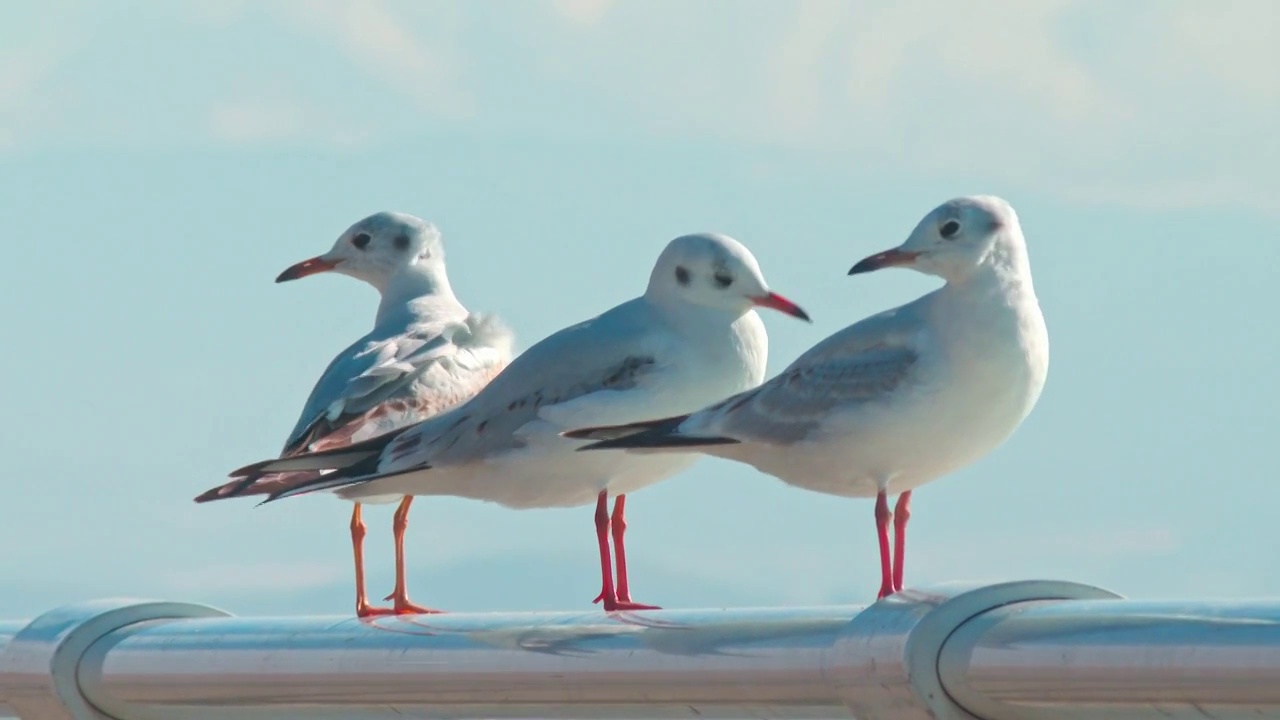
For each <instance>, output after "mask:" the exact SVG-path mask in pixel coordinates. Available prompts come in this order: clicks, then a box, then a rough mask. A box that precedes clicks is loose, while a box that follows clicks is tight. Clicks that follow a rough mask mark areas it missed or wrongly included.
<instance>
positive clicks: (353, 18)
mask: <svg viewBox="0 0 1280 720" xmlns="http://www.w3.org/2000/svg"><path fill="white" fill-rule="evenodd" d="M271 7H272V10H273V13H274V14H275V15H276V17H278V18H279V19H280V20H282V21H284V22H286V23H287V24H289V25H291V26H293V27H295V28H299V29H304V30H308V31H310V32H312V33H314V34H316V35H319V36H320V37H323V38H325V39H327V40H329V41H330V42H333V43H334V44H335V45H336V46H337V48H338V49H339V50H340V51H341V52H342V53H344V54H345V55H346V56H347V57H348V58H350V59H351V60H352V61H353V62H355V63H356V64H357V65H358V66H360V67H361V68H362V69H363V70H364V71H365V72H367V73H368V74H369V76H370V77H372V78H374V79H375V80H377V81H378V82H380V83H382V84H383V85H384V86H386V87H387V88H389V89H391V90H394V91H395V92H397V93H399V94H402V95H404V96H406V97H410V98H412V99H413V100H414V101H415V102H416V103H417V104H418V106H419V109H420V110H422V111H424V112H429V113H432V114H435V115H440V116H444V117H448V118H451V119H454V120H462V119H465V118H467V117H469V116H470V115H471V113H472V112H473V111H474V108H473V107H472V100H471V98H470V96H469V94H468V93H467V92H466V91H465V90H464V89H463V87H462V85H461V84H460V83H459V82H458V78H457V70H458V65H459V62H460V60H459V59H458V58H457V57H456V51H455V50H454V49H453V43H454V41H455V39H454V38H453V37H450V36H449V35H448V34H447V33H446V32H442V31H447V30H449V29H451V28H454V27H456V22H455V21H456V17H455V16H454V15H453V14H452V12H451V11H450V9H449V7H448V5H442V4H440V3H417V4H412V5H402V6H400V8H399V11H397V10H393V9H392V6H391V5H390V4H388V3H386V2H380V1H379V0H277V2H276V3H275V4H274V5H272V6H271ZM425 28H432V29H434V30H435V32H434V33H433V35H432V37H431V40H430V42H428V41H427V40H424V39H423V38H422V37H420V32H419V31H420V30H422V29H425Z"/></svg>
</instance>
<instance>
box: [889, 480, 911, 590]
mask: <svg viewBox="0 0 1280 720" xmlns="http://www.w3.org/2000/svg"><path fill="white" fill-rule="evenodd" d="M910 519H911V491H910V490H908V491H906V492H904V493H902V494H901V495H899V496H898V504H897V505H894V507H893V591H894V592H900V591H901V590H902V574H903V565H904V564H905V562H906V556H907V521H908V520H910Z"/></svg>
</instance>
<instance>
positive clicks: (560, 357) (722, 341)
mask: <svg viewBox="0 0 1280 720" xmlns="http://www.w3.org/2000/svg"><path fill="white" fill-rule="evenodd" d="M756 307H766V308H772V309H775V310H779V311H781V312H784V313H786V314H788V315H792V316H794V317H797V318H800V319H802V320H806V321H808V320H809V316H808V315H807V314H806V313H805V312H804V310H802V309H801V308H800V307H799V306H797V305H796V304H795V303H793V302H791V301H790V300H787V299H786V298H784V297H783V296H781V295H779V294H777V293H775V292H773V291H771V290H770V289H769V286H768V284H767V283H766V282H765V278H764V275H763V274H762V272H761V271H760V266H759V264H758V263H757V262H756V259H755V257H754V256H753V255H752V254H751V252H750V251H749V250H748V249H747V248H746V247H745V246H744V245H742V244H741V243H739V242H738V241H737V240H734V239H733V238H731V237H728V236H726V235H720V234H715V233H700V234H693V235H685V236H681V237H678V238H676V239H674V240H672V241H671V242H670V243H669V244H668V245H667V246H666V248H665V249H664V250H663V251H662V254H661V255H660V256H659V257H658V260H657V263H656V264H655V265H654V268H653V271H652V273H651V275H650V277H649V284H648V287H647V289H646V290H645V292H644V294H643V295H641V296H640V297H637V298H634V299H632V300H628V301H626V302H624V303H622V304H620V305H618V306H616V307H614V308H612V309H610V310H608V311H606V312H605V313H603V314H601V315H599V316H597V317H595V318H592V319H590V320H587V321H585V322H581V323H578V324H577V325H572V326H570V327H568V328H565V329H563V330H560V331H559V332H556V333H555V334H553V335H551V336H549V337H547V338H545V339H543V340H542V341H541V342H539V343H537V344H536V345H534V346H533V347H531V348H529V349H528V350H526V351H525V352H524V353H523V354H522V355H520V356H519V357H517V358H516V359H515V360H514V361H512V363H511V365H510V366H508V367H507V369H506V370H504V371H503V372H502V373H501V374H499V375H498V376H497V377H496V378H494V379H493V381H492V382H490V383H489V385H487V386H486V387H485V388H484V390H482V391H480V392H479V393H478V394H477V395H476V396H475V397H474V398H472V399H471V400H469V401H467V402H466V403H464V404H462V405H460V406H458V407H456V408H454V409H453V410H450V411H448V412H445V413H442V414H440V415H437V416H435V417H433V418H431V419H429V420H426V421H423V422H420V423H418V424H416V425H414V426H412V427H410V428H407V429H404V430H400V431H398V432H396V433H391V434H388V435H385V436H382V437H379V438H374V439H371V440H368V441H365V442H362V443H355V444H353V445H351V446H350V447H346V448H339V449H336V450H331V451H323V452H318V453H308V454H303V455H299V456H297V457H292V458H286V459H280V460H268V461H263V462H260V463H255V464H253V465H249V466H247V467H244V468H241V469H240V470H237V471H235V472H234V473H232V476H233V477H239V478H242V479H243V480H244V481H253V479H254V478H256V477H258V476H259V475H260V474H262V473H269V472H280V471H299V470H327V471H331V472H328V473H327V474H325V475H323V476H322V477H318V478H316V479H315V480H313V481H312V482H310V483H305V484H301V485H298V486H295V487H291V488H281V489H278V490H276V491H275V492H273V494H272V496H271V498H270V499H269V500H277V499H281V498H285V497H289V496H292V495H296V494H300V493H304V492H311V491H315V490H333V491H335V492H336V493H337V494H338V496H340V497H343V498H347V499H350V500H359V499H360V498H362V497H365V496H367V495H388V494H403V495H452V496H459V497H465V498H472V499H478V500H486V501H490V502H495V503H498V504H501V505H503V506H506V507H509V508H516V509H524V508H553V507H575V506H581V505H589V504H591V503H592V502H593V501H594V502H595V505H596V512H595V530H596V543H597V546H598V549H599V553H600V573H601V590H600V594H599V596H598V597H596V599H595V602H602V603H603V606H604V608H605V609H606V610H609V611H613V610H641V609H653V608H655V607H656V606H652V605H644V604H641V603H638V602H635V601H633V600H632V599H631V592H630V583H629V581H628V578H627V573H626V550H625V545H624V540H623V536H624V533H625V531H626V519H625V501H626V495H627V493H629V492H632V491H635V490H638V489H640V488H642V487H645V486H647V485H651V484H653V483H655V482H658V481H660V480H662V479H664V478H667V477H669V476H671V475H673V474H674V473H676V472H679V471H680V470H682V469H684V468H686V467H688V466H689V465H691V464H693V463H694V462H695V461H696V460H697V456H696V455H668V456H663V457H650V458H640V457H630V456H626V455H623V454H600V453H596V454H586V455H584V454H580V453H576V452H574V450H575V449H576V448H578V447H580V446H581V445H583V444H584V443H582V442H576V441H572V440H566V439H564V438H563V437H561V436H560V434H561V433H562V432H563V431H565V430H568V429H571V428H576V427H582V426H583V425H589V424H619V423H627V422H635V421H637V420H641V419H644V418H647V417H654V416H655V415H664V414H674V413H679V412H688V411H690V410H693V409H695V408H698V407H701V406H702V405H705V404H706V403H708V402H711V401H713V400H714V399H716V398H720V397H724V396H725V395H728V394H731V393H735V392H739V391H741V390H745V389H747V388H751V387H755V386H756V385H759V384H760V382H761V381H762V380H763V379H764V373H765V361H766V359H767V351H768V336H767V335H766V333H765V328H764V323H763V322H762V321H761V320H760V317H759V316H758V315H757V314H756V313H755V311H754V308H756ZM610 495H615V496H616V497H617V500H616V502H615V503H614V509H613V513H612V515H610V513H609V512H608V498H609V496H610ZM610 535H612V539H613V545H614V555H615V556H616V558H617V571H618V572H617V580H618V583H617V585H616V586H615V585H614V579H613V571H612V564H611V557H610V550H609V540H610Z"/></svg>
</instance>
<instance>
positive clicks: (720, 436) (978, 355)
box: [565, 195, 1049, 598]
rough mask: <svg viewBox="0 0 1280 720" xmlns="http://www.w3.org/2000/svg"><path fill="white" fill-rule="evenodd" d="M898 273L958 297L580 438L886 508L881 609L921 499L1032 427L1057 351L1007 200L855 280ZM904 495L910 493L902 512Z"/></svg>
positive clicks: (963, 201) (971, 203)
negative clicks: (914, 504) (718, 394)
mask: <svg viewBox="0 0 1280 720" xmlns="http://www.w3.org/2000/svg"><path fill="white" fill-rule="evenodd" d="M888 267H904V268H910V269H913V270H916V271H918V272H922V273H925V274H928V275H936V276H938V277H940V278H942V279H943V280H944V281H945V284H944V285H943V286H942V287H941V288H939V289H937V290H935V291H933V292H931V293H929V294H927V295H925V296H923V297H921V298H918V299H916V300H915V301H913V302H910V303H908V304H906V305H903V306H901V307H897V308H894V309H892V310H888V311H885V312H882V313H879V314H877V315H872V316H871V317H868V318H866V319H864V320H861V321H860V322H857V323H854V324H853V325H850V326H849V327H847V328H845V329H843V330H841V331H840V332H837V333H836V334H834V335H832V336H830V337H828V338H827V339H825V340H823V341H822V342H820V343H819V344H817V345H816V346H814V347H813V348H811V349H810V350H809V351H807V352H806V353H804V354H803V355H801V356H800V357H799V358H798V359H797V360H796V361H795V362H793V363H792V364H791V366H790V367H788V368H787V369H786V370H784V371H782V373H780V374H779V375H778V376H776V377H774V378H772V379H771V380H769V381H768V382H767V383H764V384H763V385H761V386H759V387H756V388H754V389H751V390H747V391H745V392H742V393H739V394H737V395H734V396H732V397H729V398H728V399H725V400H722V401H720V402H717V403H715V404H714V405H711V406H709V407H706V408H704V409H702V410H699V411H697V412H694V413H691V414H688V415H675V416H673V417H667V418H664V419H657V420H651V421H647V422H640V423H632V424H617V425H615V426H612V427H609V426H599V425H598V426H596V427H585V426H584V428H581V429H577V430H573V431H570V432H567V433H565V435H566V437H569V438H574V439H587V440H596V441H597V442H594V443H592V444H590V445H586V446H584V447H582V448H581V449H582V450H604V449H610V448H613V449H626V450H630V451H632V452H631V453H625V454H639V455H640V456H641V457H654V456H655V453H657V455H656V456H659V457H661V453H663V452H679V453H687V452H690V451H695V452H700V453H703V454H706V455H711V456H714V457H720V458H728V459H730V460H736V461H739V462H743V463H746V464H748V465H751V466H753V467H755V468H756V469H758V470H760V471H762V472H764V473H767V474H769V475H772V476H774V477H776V478H778V479H780V480H782V481H783V482H785V483H787V484H789V485H794V486H796V487H800V488H804V489H806V490H813V491H816V492H821V493H827V494H830V495H839V496H844V497H870V496H873V495H874V496H875V498H876V506H875V518H876V532H877V535H878V539H879V542H880V571H881V585H880V592H879V597H881V598H883V597H885V596H887V595H890V594H892V593H894V592H896V591H899V590H901V589H902V580H903V561H904V557H903V556H904V554H905V550H906V530H907V520H908V518H909V517H910V503H911V492H912V490H913V489H914V488H916V487H919V486H920V485H923V484H924V483H927V482H929V481H931V480H934V479H936V478H938V477H941V476H943V475H945V474H947V473H949V472H952V471H954V470H957V469H959V468H961V467H964V466H966V465H968V464H970V463H972V462H974V461H976V460H978V459H979V458H981V457H983V456H984V455H986V454H987V453H989V452H991V451H992V450H994V449H995V448H996V447H997V446H999V445H1000V444H1002V443H1003V442H1004V441H1005V440H1006V439H1007V438H1008V437H1009V436H1010V435H1011V434H1012V433H1013V431H1014V430H1015V429H1016V428H1017V427H1018V426H1019V425H1020V424H1021V423H1022V421H1023V419H1025V418H1026V417H1027V415H1028V414H1029V413H1030V412H1031V409H1032V408H1033V407H1034V406H1035V404H1036V401H1037V400H1038V399H1039V397H1040V391H1041V389H1042V388H1043V387H1044V383H1045V377H1046V375H1047V374H1048V370H1049V336H1048V333H1047V331H1046V329H1045V323H1044V317H1043V316H1042V315H1041V314H1040V305H1039V302H1038V301H1037V299H1036V293H1035V289H1034V287H1033V286H1032V282H1031V265H1030V262H1029V260H1028V258H1027V248H1026V244H1025V241H1024V240H1023V237H1022V229H1021V227H1020V225H1019V222H1018V216H1017V214H1015V213H1014V210H1013V208H1012V207H1011V206H1010V205H1009V203H1008V202H1006V201H1005V200H1003V199H1001V198H998V197H993V196H989V195H986V196H974V197H961V198H956V199H953V200H950V201H948V202H946V203H943V204H942V205H940V206H939V207H937V208H935V209H933V210H932V211H931V212H930V213H929V214H928V215H926V216H925V217H924V219H923V220H921V221H920V223H919V224H918V225H917V226H916V228H915V230H914V231H912V233H911V235H910V236H909V237H908V238H907V240H906V241H905V242H904V243H902V245H900V246H899V247H897V248H894V249H892V250H887V251H885V252H881V253H878V254H876V255H872V256H871V257H868V258H866V259H865V260H862V261H861V262H859V263H858V264H856V265H854V266H853V268H852V269H851V270H849V274H850V275H856V274H859V273H866V272H871V271H873V270H879V269H881V268H888ZM655 417H658V416H655ZM592 454H594V453H592ZM890 493H899V495H898V501H897V504H896V506H895V510H894V511H890V509H889V501H888V495H889V494H890ZM891 521H892V522H893V524H894V548H893V551H894V552H893V560H892V563H891V562H890V554H889V524H890V522H891Z"/></svg>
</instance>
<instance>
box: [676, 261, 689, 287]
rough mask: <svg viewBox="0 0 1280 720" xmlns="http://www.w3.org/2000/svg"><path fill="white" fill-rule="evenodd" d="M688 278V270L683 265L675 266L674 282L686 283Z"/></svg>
mask: <svg viewBox="0 0 1280 720" xmlns="http://www.w3.org/2000/svg"><path fill="white" fill-rule="evenodd" d="M689 280H690V276H689V270H688V269H687V268H685V266H683V265H677V266H676V282H678V283H680V284H681V285H688V284H689Z"/></svg>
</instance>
